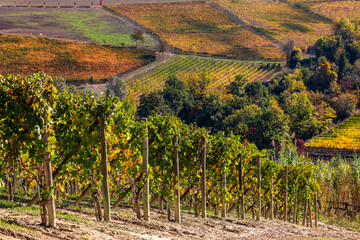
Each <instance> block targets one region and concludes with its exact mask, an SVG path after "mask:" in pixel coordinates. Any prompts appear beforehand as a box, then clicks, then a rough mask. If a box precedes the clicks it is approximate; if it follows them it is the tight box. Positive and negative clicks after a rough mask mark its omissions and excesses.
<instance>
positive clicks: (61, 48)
mask: <svg viewBox="0 0 360 240" xmlns="http://www.w3.org/2000/svg"><path fill="white" fill-rule="evenodd" d="M153 58H155V56H154V55H153V53H152V52H150V51H143V50H138V49H127V48H112V47H104V46H99V45H95V44H88V43H76V42H66V41H60V40H53V39H46V38H31V37H17V36H5V35H0V63H1V64H0V73H3V74H5V73H13V74H15V73H16V74H32V73H34V72H39V71H44V72H46V73H48V74H51V75H52V76H54V77H63V78H65V79H66V80H72V81H74V80H89V79H90V78H91V77H94V78H95V79H108V78H110V77H111V76H113V75H115V74H117V73H124V72H127V71H130V70H133V69H135V68H138V67H140V66H142V65H145V64H147V63H149V62H150V61H151V60H152V59H153Z"/></svg>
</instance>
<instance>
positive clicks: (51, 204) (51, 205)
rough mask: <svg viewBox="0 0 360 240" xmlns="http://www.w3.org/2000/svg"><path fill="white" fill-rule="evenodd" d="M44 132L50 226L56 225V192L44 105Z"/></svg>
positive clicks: (45, 172)
mask: <svg viewBox="0 0 360 240" xmlns="http://www.w3.org/2000/svg"><path fill="white" fill-rule="evenodd" d="M43 118H44V133H43V139H42V141H43V144H44V147H45V151H44V174H45V186H46V188H48V190H49V191H51V192H50V195H49V196H48V199H47V200H46V205H47V213H48V220H49V222H48V224H49V226H50V227H56V212H55V199H54V194H53V192H52V190H51V189H52V187H53V174H52V168H51V162H50V153H49V151H48V150H47V147H48V142H49V133H48V126H47V125H48V122H47V113H46V109H45V105H44V113H43Z"/></svg>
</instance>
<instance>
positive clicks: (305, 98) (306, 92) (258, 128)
mask: <svg viewBox="0 0 360 240" xmlns="http://www.w3.org/2000/svg"><path fill="white" fill-rule="evenodd" d="M359 33H360V30H359V27H358V26H355V25H354V24H352V23H351V22H350V21H348V20H346V19H342V20H340V21H339V22H337V23H336V25H335V34H334V35H333V36H331V37H327V38H325V37H324V38H321V39H319V40H318V41H317V42H316V44H315V47H314V49H315V54H316V58H315V59H311V60H310V61H309V60H303V59H302V54H301V50H300V49H297V48H296V47H295V46H294V45H293V44H291V43H289V44H288V46H287V48H286V54H287V67H288V68H287V70H284V71H283V73H282V74H278V75H277V77H275V79H273V81H271V82H270V83H262V82H251V83H249V82H248V80H247V79H246V78H245V77H244V76H242V75H239V76H237V77H236V78H235V79H234V80H233V82H231V83H230V84H229V86H228V87H227V92H226V93H217V94H214V93H209V92H207V90H206V87H207V84H208V82H209V81H210V80H211V79H209V77H207V76H206V75H199V76H196V77H193V78H192V80H191V79H190V80H189V79H186V78H181V77H179V76H171V77H170V78H169V80H168V81H167V82H166V84H165V88H164V90H162V91H157V92H153V93H150V94H144V95H142V96H141V98H140V106H139V108H138V111H137V114H138V116H142V117H143V116H148V115H167V114H173V115H175V116H178V117H179V118H181V119H182V120H183V121H185V122H187V123H195V124H197V125H199V126H204V127H209V128H211V131H212V132H213V133H215V132H218V131H226V132H233V133H236V134H240V135H241V136H242V137H243V139H247V140H249V141H251V142H254V143H256V145H257V146H258V147H259V148H270V147H272V145H273V144H274V143H275V145H276V146H277V147H278V148H280V147H281V145H282V143H283V142H285V141H290V140H291V136H292V137H293V138H296V139H297V140H298V141H297V142H303V140H307V139H309V138H311V137H313V136H314V135H316V134H319V133H321V132H322V131H324V130H326V129H327V128H329V127H330V126H331V125H332V124H334V122H337V121H341V120H343V119H345V118H347V117H348V116H350V115H351V113H352V112H353V111H354V110H355V108H356V106H357V105H358V102H359V95H360V91H359V87H360V59H359V58H360V34H359ZM300 145H301V144H300ZM300 145H299V146H300ZM300 147H301V146H300ZM302 147H303V146H302Z"/></svg>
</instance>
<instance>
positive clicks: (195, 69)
mask: <svg viewBox="0 0 360 240" xmlns="http://www.w3.org/2000/svg"><path fill="white" fill-rule="evenodd" d="M279 64H280V63H275V62H272V63H265V62H244V61H238V60H227V59H217V58H208V57H198V56H184V55H175V56H174V57H172V58H171V59H169V60H168V61H166V62H164V63H162V64H159V65H158V66H156V67H155V68H152V69H149V70H148V71H145V72H142V73H140V74H138V75H135V76H134V77H132V78H130V79H128V80H127V83H128V86H129V87H130V89H131V92H132V95H133V96H134V97H139V96H140V95H141V94H143V93H150V92H152V91H155V90H157V89H161V88H163V87H164V84H165V81H166V80H168V79H169V77H170V76H172V75H178V76H179V77H180V78H181V79H183V80H185V81H187V80H190V79H197V78H201V77H206V78H208V79H209V80H210V83H209V86H208V89H207V91H208V92H218V93H222V92H224V91H225V87H226V86H227V85H228V84H229V83H230V82H231V81H233V80H234V79H235V77H236V76H237V75H240V74H242V75H244V76H245V77H246V78H247V79H248V80H249V81H256V80H259V81H265V80H268V79H270V78H271V77H272V76H273V75H274V73H275V71H276V70H277V68H278V66H279Z"/></svg>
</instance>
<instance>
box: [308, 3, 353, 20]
mask: <svg viewBox="0 0 360 240" xmlns="http://www.w3.org/2000/svg"><path fill="white" fill-rule="evenodd" d="M310 10H311V11H313V12H315V13H317V14H320V15H322V16H324V17H327V18H330V19H333V20H336V19H337V18H342V17H346V18H349V19H350V20H360V2H352V1H341V2H324V3H317V4H313V5H311V7H310Z"/></svg>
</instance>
